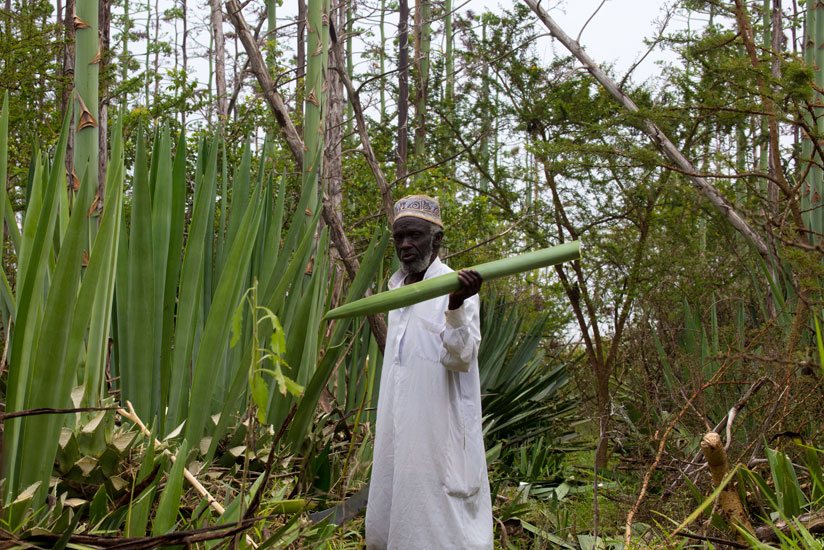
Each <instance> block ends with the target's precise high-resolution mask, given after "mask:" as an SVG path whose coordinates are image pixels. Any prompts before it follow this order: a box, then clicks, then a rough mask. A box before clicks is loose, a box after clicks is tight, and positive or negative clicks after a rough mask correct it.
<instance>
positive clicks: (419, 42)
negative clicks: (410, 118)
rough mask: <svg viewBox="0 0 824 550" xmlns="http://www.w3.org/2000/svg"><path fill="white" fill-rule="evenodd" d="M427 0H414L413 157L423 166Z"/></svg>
mask: <svg viewBox="0 0 824 550" xmlns="http://www.w3.org/2000/svg"><path fill="white" fill-rule="evenodd" d="M430 18H431V9H430V5H429V0H415V68H416V71H415V75H416V77H417V78H416V80H417V82H416V86H415V159H416V161H415V162H416V163H417V164H418V168H423V166H424V155H425V147H426V100H427V91H428V89H429V50H430V47H431V44H432V24H431V22H430Z"/></svg>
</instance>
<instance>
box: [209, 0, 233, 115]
mask: <svg viewBox="0 0 824 550" xmlns="http://www.w3.org/2000/svg"><path fill="white" fill-rule="evenodd" d="M209 4H210V6H211V8H212V9H211V16H210V18H209V21H210V24H211V27H212V37H213V39H214V59H215V88H216V92H217V97H216V99H217V120H218V126H223V125H225V124H226V120H227V119H228V117H229V100H228V96H227V95H226V39H225V38H224V36H223V12H222V11H221V9H220V0H209Z"/></svg>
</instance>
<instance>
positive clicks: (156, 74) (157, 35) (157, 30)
mask: <svg viewBox="0 0 824 550" xmlns="http://www.w3.org/2000/svg"><path fill="white" fill-rule="evenodd" d="M159 40H160V5H159V0H155V41H156V42H157V41H159ZM159 91H160V48H155V58H154V93H155V97H156V96H157V94H158V92H159Z"/></svg>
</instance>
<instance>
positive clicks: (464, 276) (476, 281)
mask: <svg viewBox="0 0 824 550" xmlns="http://www.w3.org/2000/svg"><path fill="white" fill-rule="evenodd" d="M458 282H460V283H461V288H459V289H458V290H456V291H455V292H453V293H452V294H450V295H449V309H458V308H459V307H461V306H462V305H463V303H464V300H466V299H467V298H469V297H470V296H474V295H476V294H477V293H478V291H480V290H481V283H483V282H484V278H483V277H482V276H481V274H480V273H478V272H477V271H475V270H474V269H462V270H460V271H459V272H458Z"/></svg>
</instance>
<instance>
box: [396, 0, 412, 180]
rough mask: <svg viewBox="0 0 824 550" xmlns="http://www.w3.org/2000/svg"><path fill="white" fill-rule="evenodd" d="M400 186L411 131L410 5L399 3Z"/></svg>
mask: <svg viewBox="0 0 824 550" xmlns="http://www.w3.org/2000/svg"><path fill="white" fill-rule="evenodd" d="M398 18H399V20H398V166H397V176H398V178H397V179H398V185H400V186H401V187H405V186H406V173H407V171H406V164H407V158H408V156H409V153H408V150H407V149H408V143H407V142H408V131H409V3H408V1H407V0H400V1H399V13H398Z"/></svg>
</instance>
